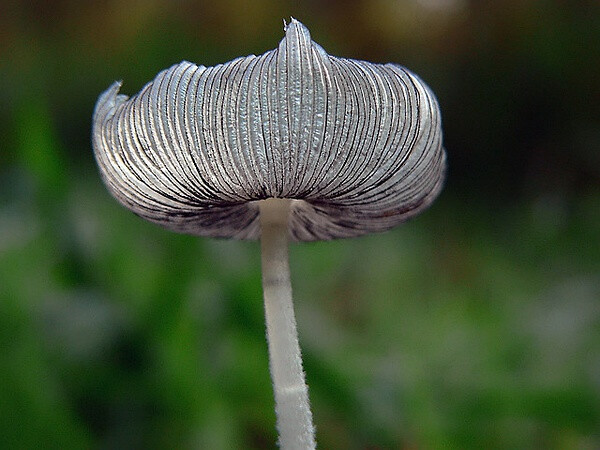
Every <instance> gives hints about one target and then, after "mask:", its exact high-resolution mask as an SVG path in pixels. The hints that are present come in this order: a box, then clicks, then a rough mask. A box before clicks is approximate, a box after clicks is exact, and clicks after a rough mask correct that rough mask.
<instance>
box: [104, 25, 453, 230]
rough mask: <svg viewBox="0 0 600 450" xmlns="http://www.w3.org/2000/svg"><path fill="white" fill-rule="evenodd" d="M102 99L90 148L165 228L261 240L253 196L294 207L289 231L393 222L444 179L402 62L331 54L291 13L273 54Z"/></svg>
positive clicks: (130, 197) (113, 187)
mask: <svg viewBox="0 0 600 450" xmlns="http://www.w3.org/2000/svg"><path fill="white" fill-rule="evenodd" d="M120 87H121V83H120V82H116V83H114V84H113V85H112V86H111V87H110V88H108V90H106V91H105V92H104V93H103V94H102V95H100V97H99V99H98V102H97V104H96V109H95V111H94V117H93V147H94V152H95V156H96V160H97V162H98V166H99V167H100V172H101V174H102V177H103V180H104V182H105V183H106V186H107V187H108V189H109V190H110V192H111V193H112V194H113V196H114V197H115V198H116V199H117V200H118V201H119V202H120V203H121V204H123V205H124V206H126V207H127V208H129V209H130V210H132V211H133V212H134V213H136V214H138V215H139V216H141V217H143V218H145V219H148V220H150V221H152V222H155V223H157V224H159V225H162V226H164V227H166V228H168V229H171V230H174V231H178V232H182V233H189V234H195V235H200V236H213V237H223V238H237V239H255V238H258V237H259V236H260V227H259V221H258V207H257V201H258V200H261V199H266V198H270V197H277V198H289V199H293V201H292V202H291V210H290V218H289V230H290V238H291V239H292V240H297V241H312V240H322V239H335V238H343V237H351V236H358V235H362V234H365V233H370V232H375V231H384V230H387V229H390V228H392V227H394V226H396V225H398V224H400V223H401V222H403V221H405V220H407V219H408V218H410V217H412V216H414V215H416V214H418V213H419V212H420V211H422V210H423V209H425V208H426V207H427V206H428V205H429V204H431V202H432V201H433V200H434V199H435V198H436V196H437V195H438V193H439V191H440V190H441V187H442V185H443V181H444V172H445V165H446V163H445V153H444V149H443V147H442V130H441V118H440V111H439V106H438V104H437V101H436V99H435V96H434V95H433V93H432V92H431V90H430V89H429V88H428V87H427V86H426V85H425V84H424V83H423V81H421V79H420V78H419V77H417V76H416V75H414V74H413V73H411V72H410V71H408V70H407V69H405V68H403V67H401V66H398V65H395V64H385V65H382V64H372V63H368V62H365V61H357V60H352V59H345V58H338V57H334V56H330V55H328V54H327V53H325V51H324V50H323V49H322V48H321V47H320V46H319V45H318V44H316V43H315V42H313V41H311V39H310V34H309V32H308V29H307V28H306V27H305V26H304V25H302V24H301V23H300V22H298V21H297V20H294V19H292V21H291V23H290V24H288V25H287V26H286V28H285V37H284V38H283V40H282V41H281V43H280V44H279V46H278V48H276V49H274V50H271V51H269V52H267V53H265V54H263V55H260V56H255V55H251V56H247V57H243V58H238V59H235V60H233V61H230V62H227V63H225V64H220V65H217V66H215V67H208V68H207V67H204V66H197V65H195V64H192V63H189V62H182V63H180V64H177V65H174V66H173V67H171V68H169V69H167V70H165V71H163V72H161V73H159V74H158V75H157V76H156V78H155V79H154V80H153V81H151V82H150V83H148V84H147V85H146V86H144V88H143V89H142V90H141V91H140V92H139V93H138V94H136V95H135V96H133V97H131V98H128V97H127V96H124V95H120V94H118V92H119V89H120Z"/></svg>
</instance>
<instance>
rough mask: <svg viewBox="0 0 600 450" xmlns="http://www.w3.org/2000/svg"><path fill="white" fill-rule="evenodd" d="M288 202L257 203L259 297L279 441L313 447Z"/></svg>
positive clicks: (288, 446)
mask: <svg viewBox="0 0 600 450" xmlns="http://www.w3.org/2000/svg"><path fill="white" fill-rule="evenodd" d="M290 203H291V202H290V200H288V199H279V198H271V199H268V200H261V201H260V202H259V210H260V225H261V238H260V243H261V252H262V253H261V254H262V273H263V295H264V300H265V317H266V322H267V341H268V343H269V355H270V357H269V363H270V369H271V378H272V380H273V390H274V392H275V413H276V416H277V429H278V430H279V443H280V445H281V447H282V448H284V449H310V448H315V446H316V444H315V438H314V426H313V422H312V413H311V410H310V406H309V401H308V388H307V386H306V382H305V381H304V371H303V370H302V358H301V356H300V345H299V344H298V333H297V331H296V318H295V316H294V305H293V303H292V284H291V282H290V268H289V264H288V217H289V210H290Z"/></svg>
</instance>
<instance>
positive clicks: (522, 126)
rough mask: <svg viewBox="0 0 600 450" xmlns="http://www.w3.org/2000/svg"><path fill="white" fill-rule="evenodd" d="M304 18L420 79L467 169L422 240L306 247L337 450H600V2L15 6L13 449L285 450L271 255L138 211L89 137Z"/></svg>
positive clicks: (453, 160) (2, 310) (316, 397)
mask: <svg viewBox="0 0 600 450" xmlns="http://www.w3.org/2000/svg"><path fill="white" fill-rule="evenodd" d="M289 16H294V17H296V18H298V19H299V20H301V21H302V22H303V23H304V24H305V25H307V26H308V27H309V29H310V30H311V33H312V37H313V39H314V40H315V41H317V42H318V43H320V44H321V45H322V46H323V47H324V48H325V49H326V50H327V51H328V52H329V53H331V54H334V55H339V56H346V57H352V58H359V59H367V60H371V61H376V62H388V61H392V62H398V63H401V64H403V65H405V66H407V67H409V68H410V69H412V70H414V71H415V72H416V73H418V74H419V75H421V76H422V78H423V79H424V80H426V81H427V82H428V84H429V85H430V86H431V87H432V89H433V90H434V92H436V94H437V95H438V97H439V101H440V104H441V108H442V111H443V119H444V131H445V144H446V147H447V151H448V158H449V165H450V169H449V174H448V180H447V185H446V188H445V190H444V192H443V193H442V195H441V196H440V198H439V199H438V201H437V202H436V203H435V204H434V205H433V206H432V208H431V209H430V210H428V211H427V212H425V213H424V214H423V215H422V216H420V217H418V218H416V219H415V220H413V221H411V222H409V223H407V224H405V225H404V226H402V227H399V228H397V229H395V230H393V231H391V232H388V233H384V234H380V235H373V236H368V237H364V238H359V239H352V240H344V241H336V242H322V243H313V244H303V245H294V246H293V247H292V249H291V266H292V272H293V273H292V277H293V285H294V293H295V302H296V308H297V316H298V317H297V318H298V326H299V331H300V340H301V346H302V348H303V353H304V358H305V368H306V372H307V379H308V383H309V386H310V395H311V401H312V405H313V411H314V416H315V422H316V426H317V439H318V442H319V444H320V447H321V448H326V449H338V448H339V449H392V448H403V449H438V448H439V449H469V448H473V449H476V448H486V449H596V448H600V433H599V430H600V108H599V105H600V62H599V61H600V6H599V4H598V2H597V1H593V0H590V1H534V0H520V1H518V0H501V1H500V0H498V1H475V0H351V1H337V0H322V1H317V0H312V1H304V2H301V1H276V0H256V1H253V2H243V1H241V0H223V1H216V2H204V1H196V2H194V1H189V0H172V1H167V0H145V1H142V0H119V1H116V0H104V1H95V2H82V1H75V0H57V1H43V0H38V1H20V2H15V1H11V0H9V1H3V2H2V3H0V136H1V138H0V448H3V449H4V448H7V449H9V448H15V449H21V448H23V449H33V448H48V449H52V448H57V449H59V448H60V449H70V448H74V449H79V448H81V449H83V448H98V449H112V448H115V449H117V448H118V449H121V448H123V449H125V448H127V449H170V448H173V449H176V448H183V449H185V448H190V449H191V448H206V449H235V448H256V449H259V448H260V449H263V448H266V449H270V448H275V441H276V433H275V428H274V422H275V417H274V413H273V398H272V392H271V385H270V379H269V372H268V360H267V347H266V342H265V338H264V319H263V311H262V297H261V296H262V294H261V286H260V258H259V253H258V245H257V244H256V243H253V242H233V241H231V242H230V241H217V240H209V239H198V238H193V237H189V236H182V235H175V234H172V233H169V232H167V231H164V230H162V229H160V228H158V227H156V226H154V225H152V224H149V223H146V222H144V221H142V220H141V219H139V218H137V217H135V216H133V215H132V214H131V213H129V212H128V211H127V210H125V209H124V208H122V207H120V206H119V205H118V204H117V202H116V201H114V200H113V199H112V198H111V197H110V196H109V194H108V193H107V191H106V190H105V188H104V186H103V185H102V183H101V180H100V177H99V175H98V173H97V169H96V166H95V162H94V159H93V154H92V150H91V146H90V121H91V115H92V110H93V107H94V103H95V101H96V98H97V96H98V95H99V93H100V92H101V91H103V90H104V89H105V88H107V87H108V86H109V84H110V83H111V82H113V81H114V80H115V79H123V80H124V85H123V88H122V92H123V93H126V94H130V95H131V94H134V93H136V92H137V91H138V90H139V89H140V88H141V87H142V86H143V85H144V84H145V83H146V82H147V81H149V80H151V79H152V78H153V77H154V76H155V75H156V73H157V72H158V71H160V70H162V69H164V68H166V67H168V66H170V65H172V64H174V63H177V62H179V61H181V60H183V59H187V60H190V61H193V62H196V63H202V64H205V65H213V64H216V63H219V62H224V61H228V60H230V59H232V58H234V57H236V56H240V55H247V54H250V53H255V54H260V53H262V52H265V51H267V50H269V49H272V48H274V47H275V46H276V45H277V43H278V42H279V40H280V39H281V38H282V36H283V23H282V19H283V18H288V17H289Z"/></svg>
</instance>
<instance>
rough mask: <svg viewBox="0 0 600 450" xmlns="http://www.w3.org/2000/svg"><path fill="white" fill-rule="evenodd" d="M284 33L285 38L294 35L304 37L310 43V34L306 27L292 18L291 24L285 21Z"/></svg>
mask: <svg viewBox="0 0 600 450" xmlns="http://www.w3.org/2000/svg"><path fill="white" fill-rule="evenodd" d="M283 31H284V32H285V37H286V38H287V37H290V36H293V35H304V36H305V37H306V39H307V40H308V41H310V32H309V31H308V28H306V27H305V26H304V24H303V23H302V22H300V21H299V20H296V19H294V18H293V17H290V21H289V23H288V22H286V20H285V19H283Z"/></svg>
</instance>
